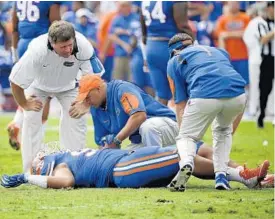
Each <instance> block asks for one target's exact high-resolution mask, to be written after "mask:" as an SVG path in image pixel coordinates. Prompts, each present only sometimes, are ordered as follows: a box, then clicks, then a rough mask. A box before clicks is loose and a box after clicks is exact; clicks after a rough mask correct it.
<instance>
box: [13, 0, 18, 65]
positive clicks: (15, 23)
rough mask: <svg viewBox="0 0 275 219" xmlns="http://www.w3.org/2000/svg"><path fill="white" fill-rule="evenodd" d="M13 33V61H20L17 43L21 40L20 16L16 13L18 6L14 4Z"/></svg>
mask: <svg viewBox="0 0 275 219" xmlns="http://www.w3.org/2000/svg"><path fill="white" fill-rule="evenodd" d="M11 22H12V35H11V52H12V62H13V63H15V62H17V61H18V59H19V58H18V53H17V44H18V40H19V32H18V17H17V14H16V7H15V5H14V6H13V10H12V20H11Z"/></svg>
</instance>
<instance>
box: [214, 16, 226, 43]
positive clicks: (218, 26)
mask: <svg viewBox="0 0 275 219" xmlns="http://www.w3.org/2000/svg"><path fill="white" fill-rule="evenodd" d="M223 24H224V17H223V16H221V17H220V18H219V19H218V20H217V23H216V28H215V30H214V35H215V37H217V38H218V37H219V34H220V33H221V32H223V31H224V27H223V26H224V25H223Z"/></svg>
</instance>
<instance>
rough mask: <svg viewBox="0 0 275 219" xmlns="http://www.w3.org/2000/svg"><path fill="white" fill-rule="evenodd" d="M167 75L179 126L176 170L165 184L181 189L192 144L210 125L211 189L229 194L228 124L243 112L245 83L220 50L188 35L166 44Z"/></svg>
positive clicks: (187, 173)
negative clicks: (212, 163) (167, 58)
mask: <svg viewBox="0 0 275 219" xmlns="http://www.w3.org/2000/svg"><path fill="white" fill-rule="evenodd" d="M169 52H170V60H169V62H168V67H167V72H168V79H169V82H170V87H171V91H172V93H173V95H174V100H175V103H176V112H177V119H178V123H179V126H180V132H179V136H178V138H177V143H176V144H177V148H178V151H179V154H180V157H181V161H180V169H181V170H180V171H179V173H178V174H177V176H176V177H175V178H174V180H173V181H172V183H171V187H172V188H174V189H175V190H181V191H184V190H185V185H186V182H187V180H188V178H189V177H190V175H191V173H192V172H193V170H194V157H195V155H196V142H197V141H199V140H201V139H202V137H203V135H204V134H205V132H206V130H207V128H208V127H209V125H210V124H211V123H212V122H213V121H214V122H213V125H212V132H213V146H214V154H213V161H214V170H215V175H216V186H215V187H216V189H222V190H223V189H230V186H229V184H228V181H227V178H226V170H227V168H228V162H229V155H230V150H231V144H232V123H233V121H234V120H235V118H236V117H237V116H238V115H240V114H241V113H242V112H243V110H244V107H245V102H246V97H245V89H244V87H245V81H244V80H243V79H242V78H241V76H240V74H239V73H238V72H236V71H235V70H234V68H233V67H232V65H231V63H230V60H229V55H228V53H227V52H226V51H225V50H222V49H217V48H214V47H209V46H200V45H193V38H192V37H191V36H190V35H188V34H184V33H181V34H176V35H175V36H174V37H172V38H171V39H170V41H169Z"/></svg>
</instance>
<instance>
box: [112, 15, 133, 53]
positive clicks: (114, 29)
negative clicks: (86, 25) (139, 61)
mask: <svg viewBox="0 0 275 219" xmlns="http://www.w3.org/2000/svg"><path fill="white" fill-rule="evenodd" d="M126 32H127V30H125V29H122V28H121V27H120V26H119V25H118V24H117V20H116V19H114V21H113V23H112V25H111V28H110V35H109V38H110V40H111V42H113V43H115V44H117V45H119V46H121V47H122V48H123V49H124V50H125V51H126V52H127V53H128V54H131V53H132V50H133V48H132V47H131V45H130V44H128V43H126V42H124V41H123V40H121V39H120V38H119V35H120V34H122V33H123V34H126Z"/></svg>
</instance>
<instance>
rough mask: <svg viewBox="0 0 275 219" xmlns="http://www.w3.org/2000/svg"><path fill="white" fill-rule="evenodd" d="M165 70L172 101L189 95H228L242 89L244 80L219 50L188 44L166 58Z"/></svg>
mask: <svg viewBox="0 0 275 219" xmlns="http://www.w3.org/2000/svg"><path fill="white" fill-rule="evenodd" d="M167 72H168V77H169V79H170V84H171V87H172V91H173V95H174V100H175V103H176V104H177V103H180V102H181V101H187V100H188V99H192V98H205V99H212V98H214V99H221V98H232V97H237V96H239V95H241V94H243V93H244V92H245V89H244V87H245V81H244V80H243V79H242V77H241V75H240V74H239V73H238V72H236V71H235V70H234V68H233V66H232V65H231V62H230V59H229V55H228V53H227V52H226V51H225V50H223V49H218V48H215V47H209V46H201V45H195V46H188V47H186V48H185V49H183V50H182V51H181V52H180V53H179V54H178V55H176V56H174V57H173V58H171V59H170V60H169V62H168V67H167Z"/></svg>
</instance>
